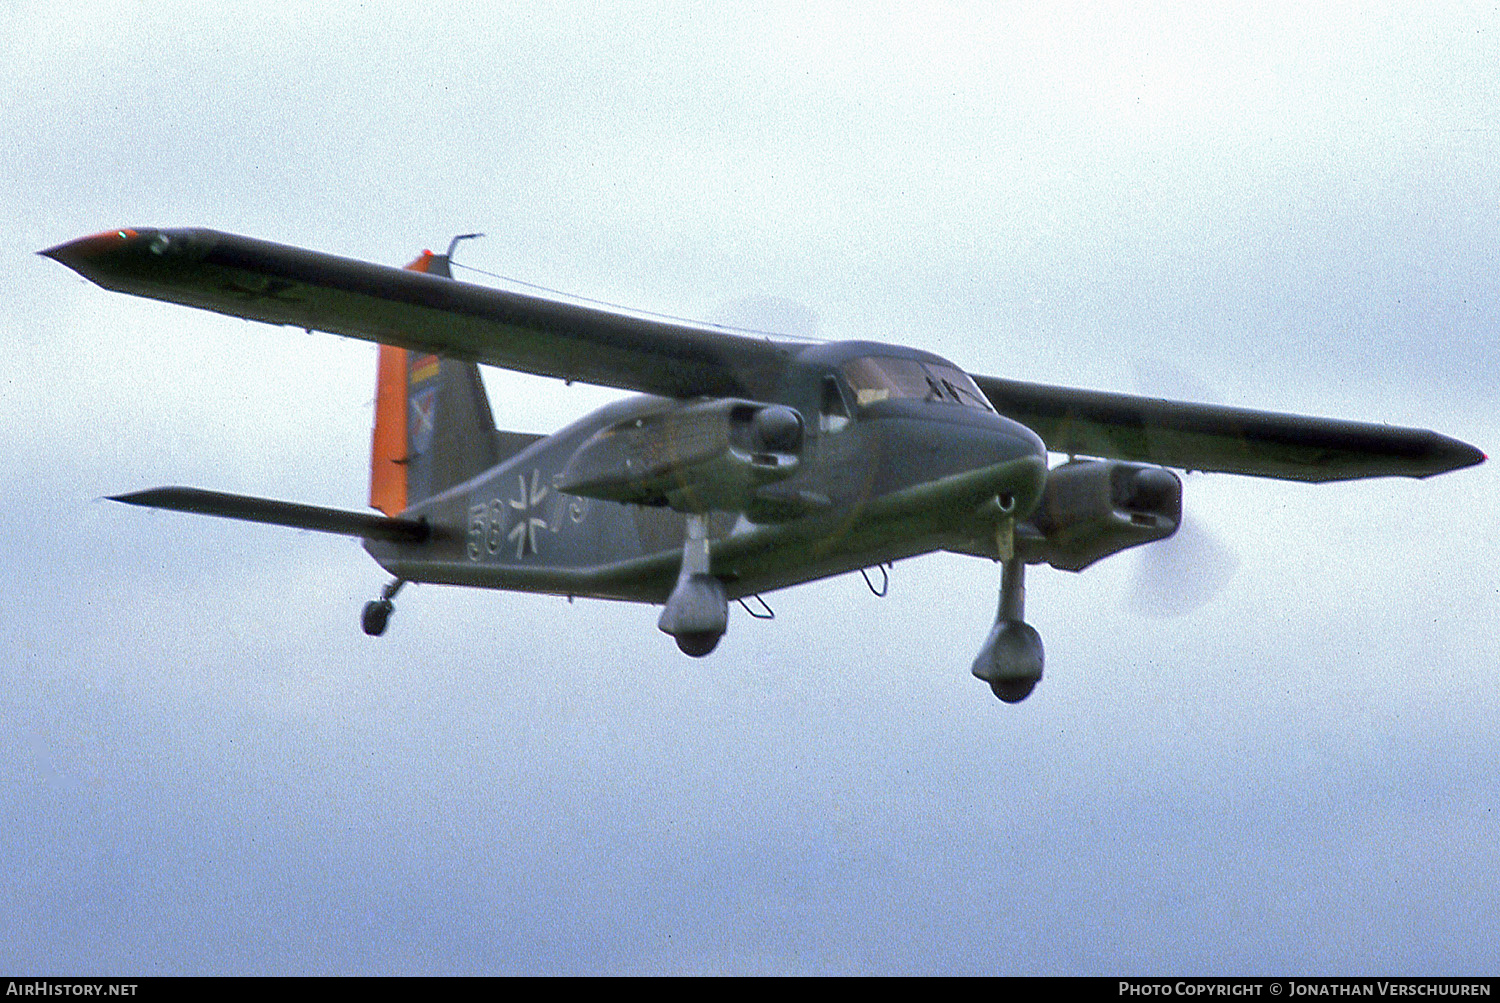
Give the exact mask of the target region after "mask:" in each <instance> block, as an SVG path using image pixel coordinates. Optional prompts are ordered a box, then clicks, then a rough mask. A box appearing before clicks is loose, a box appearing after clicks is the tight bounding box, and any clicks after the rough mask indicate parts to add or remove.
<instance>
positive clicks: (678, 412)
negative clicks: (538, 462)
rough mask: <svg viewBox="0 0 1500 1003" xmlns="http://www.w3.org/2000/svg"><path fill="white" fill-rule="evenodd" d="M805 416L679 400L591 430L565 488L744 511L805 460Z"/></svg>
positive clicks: (690, 508)
mask: <svg viewBox="0 0 1500 1003" xmlns="http://www.w3.org/2000/svg"><path fill="white" fill-rule="evenodd" d="M802 441H803V428H802V418H801V416H800V415H799V414H798V413H797V412H796V411H795V410H794V409H792V408H789V407H786V406H784V405H781V404H760V403H756V402H754V401H745V400H733V399H729V400H711V401H699V402H684V403H679V404H673V405H670V406H667V407H665V408H663V410H661V411H658V412H655V413H653V414H648V415H643V416H641V417H637V418H630V419H627V420H626V421H622V422H619V423H617V424H614V425H611V426H610V427H608V428H605V429H601V430H600V431H598V432H596V433H594V434H593V435H592V436H590V437H589V438H588V439H587V440H586V441H585V442H584V443H583V445H581V446H579V447H578V449H577V450H576V451H575V452H574V453H573V455H572V457H570V458H569V460H568V463H567V465H566V466H565V467H564V468H563V472H562V478H561V480H560V482H559V483H558V485H557V487H558V490H559V491H563V492H565V493H567V494H572V495H582V496H584V497H586V498H599V499H602V500H604V501H613V502H626V503H629V504H633V505H653V506H670V507H671V508H673V509H676V510H677V511H679V512H709V511H714V510H717V511H727V512H743V511H746V510H750V509H752V508H754V507H755V505H756V501H757V499H756V492H757V491H758V490H759V489H760V488H761V487H763V486H765V485H768V484H771V483H774V482H776V481H781V480H785V479H786V478H788V477H790V476H791V475H792V474H793V473H795V472H796V470H797V468H798V466H799V465H800V462H801V460H800V456H799V454H800V451H801V449H802Z"/></svg>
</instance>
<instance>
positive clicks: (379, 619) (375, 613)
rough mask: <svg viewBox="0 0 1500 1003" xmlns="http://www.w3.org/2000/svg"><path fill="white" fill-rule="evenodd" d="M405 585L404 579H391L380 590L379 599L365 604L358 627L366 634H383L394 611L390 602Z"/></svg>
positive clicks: (376, 635) (377, 635) (372, 635)
mask: <svg viewBox="0 0 1500 1003" xmlns="http://www.w3.org/2000/svg"><path fill="white" fill-rule="evenodd" d="M405 584H406V581H405V580H404V579H401V578H396V579H392V580H391V581H390V582H388V583H387V584H386V586H385V587H384V588H382V589H381V590H380V598H379V599H372V600H370V601H369V602H367V603H365V609H364V612H363V613H361V614H360V617H359V625H360V627H362V628H364V632H365V633H366V634H369V635H370V636H371V637H379V636H380V635H381V634H384V633H385V628H386V624H388V623H390V622H391V614H392V613H394V612H395V611H396V604H395V603H393V602H391V600H392V599H394V598H396V593H397V592H400V591H401V586H403V585H405Z"/></svg>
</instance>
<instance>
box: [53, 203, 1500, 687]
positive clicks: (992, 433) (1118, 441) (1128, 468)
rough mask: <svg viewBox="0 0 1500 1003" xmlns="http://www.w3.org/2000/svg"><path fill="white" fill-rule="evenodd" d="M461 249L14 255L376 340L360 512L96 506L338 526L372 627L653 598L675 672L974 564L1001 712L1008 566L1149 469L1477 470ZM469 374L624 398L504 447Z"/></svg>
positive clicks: (1419, 449) (984, 666)
mask: <svg viewBox="0 0 1500 1003" xmlns="http://www.w3.org/2000/svg"><path fill="white" fill-rule="evenodd" d="M468 236H473V235H464V236H463V237H457V238H454V240H453V242H452V243H450V244H449V246H448V249H447V253H445V254H434V253H432V252H431V251H424V252H423V253H422V254H421V255H420V256H419V257H418V258H417V259H416V260H415V261H413V262H412V263H411V264H410V265H408V266H406V267H405V268H404V269H403V268H394V267H389V266H384V265H379V264H371V263H367V262H362V261H357V260H353V259H349V258H343V257H336V256H334V255H330V254H324V253H320V252H316V251H310V250H304V249H300V248H296V247H290V246H286V245H282V244H276V243H271V242H268V241H263V240H258V239H254V238H250V237H243V236H237V235H234V234H228V233H220V232H217V231H214V230H207V229H126V230H112V231H107V232H104V233H100V234H96V235H94V236H90V237H84V238H80V239H77V240H73V241H70V242H67V243H63V244H59V245H58V246H56V247H52V248H49V249H47V250H44V251H41V252H39V253H41V254H43V255H45V256H46V257H49V258H52V259H54V260H56V261H58V262H60V263H62V264H64V265H66V266H68V267H69V268H71V269H73V270H74V271H76V272H78V273H79V274H81V275H83V276H84V277H85V278H87V279H89V280H91V281H92V282H94V283H96V284H97V285H99V286H102V287H104V288H105V289H110V290H115V291H119V292H124V293H130V294H133V295H137V296H145V297H149V298H152V299H159V300H165V301H168V302H173V303H180V304H184V305H187V306H192V307H198V308H201V309H205V310H212V311H215V312H217V313H222V314H228V315H230V316H233V317H241V318H245V319H248V320H255V321H262V322H265V323H269V324H280V325H288V326H293V327H299V328H305V329H306V330H307V331H308V332H309V333H310V332H312V331H313V330H320V331H326V332H331V333H333V334H337V335H343V336H346V337H352V338H360V339H364V340H367V341H373V342H377V343H378V344H379V346H380V347H379V350H378V364H377V368H378V375H377V394H376V408H375V421H374V430H373V437H372V448H371V468H370V505H371V507H372V508H373V509H375V510H376V513H378V514H376V513H370V512H356V511H347V510H341V509H331V508H324V507H320V506H313V505H305V504H299V503H293V502H287V501H277V500H272V499H267V498H260V497H250V496H246V495H234V494H225V493H222V492H215V491H206V490H202V489H196V488H184V487H162V488H155V489H151V490H146V491H139V492H135V493H131V494H124V495H118V496H115V497H114V500H116V501H122V502H127V503H130V504H133V505H144V506H149V507H154V508H164V509H175V510H180V511H188V512H197V513H202V514H207V515H214V516H221V517H226V518H232V519H245V520H251V521H255V522H264V523H273V524H278V525H283V526H290V527H294V528H300V529H310V530H318V531H321V532H328V533H337V534H343V535H347V536H351V537H356V538H359V539H361V540H362V541H363V545H364V548H365V550H366V551H368V553H369V554H370V555H371V557H373V558H374V560H375V561H376V562H377V563H378V564H379V565H380V566H381V567H382V568H384V569H385V570H386V571H387V572H388V573H390V574H391V575H392V576H393V578H392V580H391V581H390V582H389V583H388V584H387V585H385V586H384V588H383V589H382V590H381V592H380V595H379V598H378V599H375V600H372V601H371V602H369V603H367V604H366V605H365V607H364V610H363V612H362V616H361V624H362V628H363V630H364V632H365V633H366V634H369V635H371V636H379V635H381V634H382V633H384V631H385V630H386V627H387V624H388V622H389V620H390V618H391V615H392V612H393V610H394V602H393V600H394V599H395V597H396V594H397V592H398V591H400V589H401V587H402V586H403V585H404V584H405V583H407V582H434V583H441V584H447V585H462V586H476V587H480V588H490V589H508V590H516V591H523V592H539V593H551V594H555V595H565V596H568V597H570V598H571V597H574V596H584V597H593V598H600V599H616V600H625V601H632V602H643V603H654V604H660V605H661V607H662V610H661V613H660V616H659V618H658V621H657V626H658V628H659V629H660V630H661V631H663V632H664V633H666V634H669V635H671V636H672V637H673V638H674V639H675V641H676V643H677V646H678V647H679V648H680V649H681V650H682V651H683V652H684V653H686V654H688V655H691V656H695V657H701V656H703V655H707V654H708V653H709V652H711V651H712V650H713V649H714V648H715V646H717V644H718V643H719V640H720V639H721V638H722V637H723V635H724V633H725V631H726V630H727V628H728V610H729V602H730V601H731V600H738V601H740V602H741V603H742V604H745V600H747V599H751V598H755V597H759V596H762V595H763V594H764V593H767V592H770V591H772V590H775V589H781V588H786V587H788V586H792V585H797V584H800V583H803V582H808V581H812V580H815V579H820V578H825V577H828V576H831V575H838V574H843V573H846V572H852V571H862V570H865V569H870V568H875V567H877V566H880V567H884V566H886V565H889V564H891V563H892V562H894V561H897V560H901V559H904V558H908V557H913V556H916V555H920V554H925V553H931V552H933V551H937V550H945V551H950V552H955V553H960V554H970V555H974V556H977V557H982V558H987V559H989V560H991V561H995V562H999V563H1000V565H1001V575H1000V579H1001V581H1000V600H999V608H998V611H997V613H996V618H995V623H994V626H993V627H992V628H991V630H990V632H989V635H988V637H987V638H986V639H985V641H984V643H983V645H982V647H981V649H980V652H979V655H978V656H977V657H976V659H975V660H974V663H973V666H972V668H971V671H972V673H973V675H974V676H976V677H977V678H979V679H980V680H982V681H984V682H985V683H988V684H989V686H990V688H991V690H992V691H993V692H994V694H995V695H996V696H997V697H999V698H1000V699H1001V700H1003V701H1005V702H1007V703H1016V702H1019V701H1021V700H1023V699H1025V698H1026V697H1027V696H1028V695H1029V694H1030V693H1031V692H1032V690H1033V688H1034V687H1035V686H1036V684H1037V682H1038V681H1039V680H1040V679H1041V677H1042V667H1043V661H1044V652H1043V646H1042V641H1041V637H1040V636H1039V635H1038V633H1037V631H1036V630H1035V629H1034V628H1033V627H1032V626H1031V625H1029V624H1027V623H1026V622H1025V571H1026V566H1027V565H1036V564H1048V565H1051V566H1052V567H1054V568H1059V569H1063V570H1068V571H1082V570H1083V569H1084V568H1086V567H1088V566H1090V565H1092V564H1094V563H1095V562H1097V561H1099V560H1101V559H1103V558H1105V557H1108V556H1110V555H1111V554H1115V553H1118V552H1120V551H1123V550H1126V549H1128V548H1131V547H1137V546H1141V545H1144V544H1148V543H1153V542H1156V541H1159V540H1163V539H1165V538H1167V537H1169V536H1171V535H1172V534H1173V533H1174V532H1176V530H1177V528H1178V525H1179V524H1180V522H1181V520H1182V482H1181V480H1180V479H1179V478H1178V476H1177V475H1176V474H1175V473H1174V472H1173V470H1172V469H1169V468H1176V469H1182V470H1192V471H1210V472H1223V473H1231V474H1243V475H1249V476H1255V477H1270V478H1280V479H1287V480H1298V481H1315V482H1323V481H1338V480H1349V479H1355V478H1365V477H1386V476H1407V477H1417V478H1424V477H1430V476H1433V475H1435V474H1441V473H1445V472H1448V471H1452V470H1457V469H1460V468H1463V467H1468V466H1472V465H1474V464H1477V463H1481V462H1483V461H1484V460H1485V459H1486V457H1485V454H1484V453H1482V452H1481V451H1480V450H1478V449H1476V448H1475V447H1473V446H1471V445H1468V444H1467V443H1464V442H1460V441H1458V440H1456V439H1452V438H1449V437H1447V436H1444V435H1440V434H1438V433H1436V432H1431V431H1425V430H1421V429H1411V428H1400V427H1393V426H1388V425H1380V424H1371V423H1364V422H1355V421H1346V420H1339V419H1331V418H1317V417H1307V416H1300V415H1289V414H1278V413H1271V412H1264V411H1255V410H1247V409H1243V408H1234V407H1225V406H1219V405H1208V404H1192V403H1183V402H1177V401H1169V400H1158V399H1154V398H1148V397H1139V396H1131V395H1126V394H1118V393H1108V392H1101V391H1093V390H1081V389H1073V388H1068V387H1058V386H1048V385H1042V384H1036V383H1026V382H1021V381H1018V380H1012V379H1002V378H996V377H988V376H971V375H970V374H968V373H966V372H964V371H963V370H962V369H960V368H959V367H958V366H956V365H954V364H953V363H952V362H949V361H947V360H945V359H943V358H940V357H939V356H937V355H934V354H932V353H930V352H926V351H922V350H920V349H917V348H910V347H903V346H900V345H890V344H879V343H876V342H871V341H843V342H807V341H797V340H793V339H790V338H785V337H780V336H772V335H764V334H758V333H756V334H752V333H748V332H738V331H735V330H730V329H724V328H720V327H716V326H714V325H707V324H696V323H691V322H686V321H679V320H674V319H667V318H660V317H654V316H649V315H648V316H640V315H633V314H630V313H626V312H621V311H617V310H612V309H604V308H602V307H600V306H597V305H592V304H580V303H572V302H565V301H560V300H557V299H549V298H544V297H539V296H535V295H528V294H523V293H519V292H513V291H508V290H502V289H496V288H492V287H488V286H483V285H478V284H473V283H466V282H462V281H459V280H457V279H455V278H454V277H453V275H452V270H451V268H450V262H451V259H452V256H453V253H454V249H455V247H456V245H457V244H458V242H459V241H460V240H462V239H465V238H466V237H468ZM480 364H485V365H492V366H500V367H504V368H508V369H514V370H519V371H523V372H528V373H535V374H539V375H542V376H548V377H556V378H560V379H563V380H566V381H569V382H571V381H575V380H576V381H581V382H585V383H593V384H600V385H603V386H609V387H617V388H620V389H623V390H628V391H633V392H634V393H635V394H637V396H632V397H629V398H627V399H624V400H621V401H617V402H615V403H611V404H608V405H606V406H604V407H602V408H600V409H598V410H597V411H594V412H593V413H592V414H589V415H587V416H585V417H583V418H581V419H579V420H578V421H575V422H574V423H572V424H571V425H568V426H567V427H565V428H563V429H561V430H560V431H557V432H553V433H552V434H550V435H538V434H531V433H523V432H512V431H503V430H500V429H497V428H496V427H495V422H494V419H493V417H492V413H491V410H490V405H489V400H488V398H487V397H486V395H485V391H484V386H483V384H482V382H481V378H480V373H479V368H478V367H479V365H480ZM1049 453H1055V454H1059V455H1063V456H1066V457H1067V460H1066V461H1065V462H1061V463H1059V464H1058V465H1056V466H1049ZM867 581H868V579H867ZM872 588H873V586H872ZM745 608H746V610H747V611H749V612H750V613H751V614H752V615H756V610H755V608H753V607H751V606H749V605H748V604H745ZM759 615H760V616H762V617H764V616H765V612H764V611H762V612H761V613H760V614H759Z"/></svg>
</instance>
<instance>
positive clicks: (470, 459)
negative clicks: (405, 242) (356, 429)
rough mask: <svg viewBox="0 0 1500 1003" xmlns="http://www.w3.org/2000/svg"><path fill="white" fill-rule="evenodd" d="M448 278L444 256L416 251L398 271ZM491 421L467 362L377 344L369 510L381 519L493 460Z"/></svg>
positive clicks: (485, 400) (494, 444)
mask: <svg viewBox="0 0 1500 1003" xmlns="http://www.w3.org/2000/svg"><path fill="white" fill-rule="evenodd" d="M406 267H407V268H408V269H409V270H411V271H414V272H426V273H428V274H429V275H440V276H443V277H444V278H452V273H451V272H450V271H449V269H448V256H447V255H445V254H433V253H432V252H431V251H423V252H422V255H421V257H419V258H417V260H415V261H413V262H412V263H411V264H409V265H407V266H406ZM500 459H501V457H500V450H499V446H498V442H497V435H496V431H495V419H494V416H493V415H492V414H491V413H490V402H489V398H488V397H486V396H485V392H484V383H483V381H481V379H480V377H479V367H478V366H476V365H475V364H474V363H472V362H457V361H455V360H453V359H443V358H439V357H438V356H436V355H429V354H426V353H424V352H411V351H407V350H406V349H404V348H396V347H394V346H392V345H381V346H380V361H379V372H378V376H377V385H376V391H375V431H374V435H373V437H372V443H371V450H370V505H371V506H373V507H374V508H377V509H379V510H380V511H382V512H384V513H385V514H386V515H389V516H396V515H399V514H400V513H401V512H403V511H405V510H406V509H408V508H410V507H411V506H413V505H416V504H417V503H419V502H421V501H422V500H423V499H425V498H429V497H431V496H432V495H435V494H439V493H440V492H442V491H445V490H447V489H448V488H450V487H452V486H453V485H455V484H459V483H462V482H463V481H466V480H468V479H469V478H471V477H473V476H475V475H476V474H480V473H482V472H484V471H485V470H488V469H489V468H490V467H493V466H494V465H495V464H497V463H499V462H500Z"/></svg>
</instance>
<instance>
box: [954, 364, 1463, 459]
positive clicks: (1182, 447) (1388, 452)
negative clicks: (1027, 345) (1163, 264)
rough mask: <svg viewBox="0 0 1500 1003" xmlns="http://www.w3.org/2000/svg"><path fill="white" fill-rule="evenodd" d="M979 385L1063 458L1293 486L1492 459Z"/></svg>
mask: <svg viewBox="0 0 1500 1003" xmlns="http://www.w3.org/2000/svg"><path fill="white" fill-rule="evenodd" d="M974 381H975V382H976V383H978V384H979V387H980V389H981V390H983V391H984V393H985V395H986V396H987V397H989V399H990V402H991V403H992V404H994V405H995V409H996V410H997V411H999V412H1000V413H1001V414H1003V415H1005V416H1007V417H1009V418H1012V419H1014V420H1016V421H1019V422H1021V423H1022V424H1023V425H1026V426H1027V427H1029V428H1030V429H1031V430H1032V431H1034V432H1036V434H1037V435H1039V436H1041V437H1042V441H1043V442H1045V443H1046V444H1047V448H1048V449H1050V450H1052V451H1053V452H1055V453H1068V454H1071V455H1075V456H1098V457H1107V458H1110V459H1120V460H1137V461H1141V462H1145V463H1156V464H1160V465H1162V466H1167V467H1179V468H1182V469H1185V470H1211V471H1218V472H1222V473H1230V474H1248V475H1250V476H1253V477H1276V478H1280V479H1283V480H1294V481H1342V480H1353V479H1355V478H1360V477H1390V476H1405V477H1431V476H1432V475H1433V474H1441V473H1445V472H1446V471H1449V470H1457V469H1459V468H1460V467H1467V466H1472V465H1473V464H1475V463H1480V462H1482V461H1483V460H1484V459H1485V455H1484V454H1483V453H1482V452H1480V451H1479V450H1477V449H1475V448H1474V447H1473V446H1470V445H1469V444H1468V443H1464V442H1459V441H1458V440H1457V439H1450V438H1449V437H1448V436H1446V435H1439V434H1438V433H1436V432H1429V431H1426V430H1424V429H1416V428H1400V427H1397V426H1394V425H1375V424H1370V423H1368V422H1356V421H1341V420H1338V419H1334V418H1312V417H1307V416H1304V415H1293V414H1275V413H1273V412H1269V411H1252V410H1248V409H1245V408H1235V407H1223V406H1219V405H1214V404H1188V403H1183V402H1180V401H1169V400H1157V399H1155V398H1151V397H1134V396H1131V395H1129V394H1116V393H1105V392H1102V391H1097V390H1075V389H1072V388H1070V387H1054V386H1046V385H1043V384H1040V383H1023V382H1021V381H1019V380H1003V379H996V378H995V377H990V376H976V377H975V378H974Z"/></svg>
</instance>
